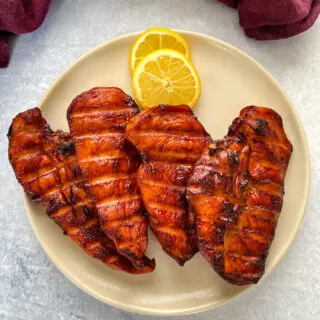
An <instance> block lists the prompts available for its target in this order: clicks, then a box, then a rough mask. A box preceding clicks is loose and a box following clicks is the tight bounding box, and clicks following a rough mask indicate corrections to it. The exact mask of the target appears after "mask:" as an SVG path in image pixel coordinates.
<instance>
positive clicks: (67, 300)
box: [0, 0, 320, 320]
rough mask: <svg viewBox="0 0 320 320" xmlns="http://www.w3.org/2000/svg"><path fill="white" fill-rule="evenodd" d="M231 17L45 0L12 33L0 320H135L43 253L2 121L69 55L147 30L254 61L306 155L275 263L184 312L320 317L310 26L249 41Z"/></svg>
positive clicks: (319, 93) (209, 7)
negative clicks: (230, 49) (24, 27)
mask: <svg viewBox="0 0 320 320" xmlns="http://www.w3.org/2000/svg"><path fill="white" fill-rule="evenodd" d="M237 20H238V19H237V15H236V11H234V10H232V9H230V8H227V7H225V6H223V5H222V4H219V3H216V2H215V1H214V0H207V1H205V0H162V1H151V0H150V1H148V0H135V1H130V0H117V1H111V0H109V1H107V0H94V1H91V0H81V1H80V0H53V3H52V6H51V10H50V12H49V15H48V16H47V19H46V20H45V22H44V24H43V25H42V27H41V28H40V29H39V30H38V31H36V32H34V33H32V34H27V35H23V36H20V37H18V38H16V40H15V41H14V44H13V47H14V48H13V55H12V60H11V63H10V66H9V68H7V69H0V110H1V113H0V119H1V120H0V126H1V135H0V157H1V161H0V179H1V193H0V197H1V199H0V211H1V219H0V227H1V228H0V230H1V232H0V319H5V320H7V319H14V320H17V319H34V320H37V319H55V320H56V319H72V320H73V319H75V320H77V319H88V320H92V319H110V320H112V319H139V318H142V317H140V316H138V315H134V314H130V313H127V312H124V311H120V310H117V309H115V308H113V307H111V306H108V305H105V304H103V303H101V302H99V301H97V300H95V299H94V298H92V297H90V296H89V295H87V294H86V293H84V292H82V291H81V290H80V289H78V288H77V287H76V286H75V285H73V284H72V283H71V282H70V281H69V280H68V279H67V278H65V277H64V276H63V274H62V273H61V272H60V271H59V270H58V269H57V268H56V267H55V265H54V264H53V263H52V262H51V261H50V260H49V259H48V257H47V256H46V254H45V253H44V251H43V249H42V248H41V246H40V244H39V242H38V241H37V239H36V237H35V235H34V233H33V230H32V228H31V226H30V223H29V221H28V218H27V216H26V214H25V212H24V206H23V199H22V195H21V191H20V187H19V186H18V184H17V183H16V181H15V178H14V175H13V172H12V170H11V168H10V166H9V163H8V160H7V139H6V137H5V134H6V132H7V129H8V126H9V123H10V121H11V118H12V117H13V116H14V115H15V114H16V113H17V112H20V111H22V110H24V109H26V108H29V107H33V106H36V105H37V104H38V103H39V101H40V99H41V98H42V96H43V95H44V94H45V92H46V90H47V89H48V87H49V86H50V85H51V83H52V82H53V81H54V79H55V78H56V77H57V76H58V75H59V74H60V73H61V72H62V71H63V70H64V69H65V68H66V67H67V66H68V65H69V64H70V63H71V62H72V61H73V60H75V59H76V58H78V57H79V56H81V55H82V54H84V53H86V52H87V51H88V50H90V49H92V48H94V47H95V46H97V45H98V44H101V43H103V42H105V41H107V40H110V39H112V38H114V37H117V36H120V35H123V34H126V33H130V32H134V31H139V30H143V29H146V28H148V27H151V26H166V27H171V28H177V29H186V30H191V31H197V32H201V33H205V34H208V35H212V36H214V37H217V38H219V39H222V40H224V41H227V42H229V43H231V44H233V45H235V46H237V47H238V48H240V49H242V50H244V51H245V52H247V53H248V54H249V55H251V56H252V57H254V58H255V59H257V60H258V61H259V62H260V63H262V65H264V66H265V67H266V68H267V70H269V71H270V72H271V74H273V76H275V78H276V79H277V80H278V81H279V83H280V84H281V85H282V87H283V88H284V89H285V90H286V91H287V93H288V94H289V96H290V98H291V100H292V102H293V104H294V105H295V107H296V109H297V111H298V113H299V115H300V117H301V119H302V123H303V125H304V127H305V130H306V133H307V137H308V141H309V147H310V153H311V165H312V185H311V193H310V200H309V205H308V208H307V212H306V216H305V218H304V221H303V224H302V226H301V229H300V231H299V232H298V234H297V237H296V240H295V241H294V243H293V244H292V246H291V248H290V249H289V251H288V253H287V254H286V256H285V257H284V259H283V260H282V261H281V262H280V264H279V265H278V266H277V268H276V269H275V270H274V271H273V272H272V273H271V275H270V276H269V277H268V278H267V279H266V280H265V281H264V282H263V283H262V284H261V285H259V286H258V287H256V288H254V289H253V290H252V291H251V292H249V293H247V294H246V295H244V296H242V297H240V298H238V299H236V300H234V301H233V302H231V303H229V304H227V305H225V306H223V307H221V308H219V309H216V310H212V311H208V312H205V313H202V314H199V315H194V316H189V317H185V318H188V319H201V320H206V319H216V320H218V319H246V320H251V319H320V273H319V265H320V249H319V248H320V232H319V228H320V219H319V216H318V214H319V211H320V205H319V203H320V196H319V192H317V191H318V190H317V186H318V185H319V183H320V175H319V172H320V161H319V158H318V157H319V156H320V144H319V136H320V129H319V123H320V112H319V108H320V105H319V101H320V41H319V39H320V37H319V36H320V22H319V21H318V22H317V23H316V24H315V25H314V27H313V28H312V29H310V30H309V31H308V32H306V33H304V34H302V35H299V36H297V37H294V38H291V39H288V40H281V41H274V42H257V41H254V40H251V39H248V38H246V37H245V36H244V34H243V33H242V31H241V29H240V27H239V25H238V21H237ZM297 152H298V150H297ZM143 318H146V317H143Z"/></svg>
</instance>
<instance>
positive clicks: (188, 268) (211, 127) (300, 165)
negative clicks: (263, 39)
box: [26, 31, 310, 315]
mask: <svg viewBox="0 0 320 320" xmlns="http://www.w3.org/2000/svg"><path fill="white" fill-rule="evenodd" d="M181 34H182V35H183V36H184V37H185V38H186V39H187V41H188V43H189V44H190V47H191V50H192V60H193V62H194V64H195V66H196V68H197V70H198V71H199V74H200V77H201V80H202V95H201V98H200V100H199V102H198V104H197V106H196V107H195V109H194V112H195V113H196V115H197V116H198V118H199V119H200V121H201V122H202V123H203V125H204V126H205V128H206V130H207V131H208V132H209V133H210V134H211V135H212V137H213V138H214V139H215V138H220V137H223V136H224V135H225V134H226V131H227V128H228V126H229V125H230V124H231V121H232V120H233V119H234V118H235V117H236V116H238V114H239V111H240V109H241V108H242V107H244V106H247V105H252V104H255V105H262V106H269V107H272V108H273V109H275V110H276V111H278V112H279V113H280V115H281V116H282V118H283V121H284V127H285V130H286V133H287V135H288V137H289V139H290V141H291V142H292V144H293V147H294V152H293V155H292V158H291V161H290V165H289V169H288V173H287V178H286V181H285V190H286V194H285V197H284V206H283V209H282V213H281V215H280V219H279V223H278V227H277V231H276V236H275V239H274V242H273V244H272V246H271V250H270V254H269V257H268V259H267V264H266V272H265V275H264V277H263V279H262V281H260V283H259V285H263V280H264V279H265V278H266V277H267V275H268V274H269V273H270V272H271V270H272V269H273V268H274V267H275V265H276V264H277V263H278V262H279V261H280V260H281V258H282V257H283V255H284V253H285V252H286V251H287V249H288V247H289V246H290V244H291V242H292V240H293V238H294V236H295V234H296V232H297V230H298V228H299V225H300V222H301V220H302V217H303V214H304V211H305V207H306V203H307V198H308V192H309V183H310V164H309V152H308V146H307V142H306V138H305V134H304V130H303V128H302V126H301V122H300V120H299V118H298V115H297V113H296V111H295V109H294V107H293V106H292V105H291V103H290V101H289V99H288V97H287V95H286V94H285V92H284V91H283V90H282V89H281V87H280V86H279V84H278V83H277V82H276V81H275V80H274V79H273V78H272V77H271V76H270V74H269V73H268V72H267V71H266V70H265V69H263V67H262V66H260V65H259V64H258V63H257V62H256V61H254V60H253V59H252V58H250V57H249V56H248V55H246V54H245V53H243V52H242V51H240V50H238V49H236V48H235V47H233V46H231V45H229V44H227V43H224V42H222V41H220V40H217V39H214V38H211V37H208V36H205V35H201V34H196V33H192V32H185V31H181ZM136 36H137V34H130V35H127V36H123V37H121V38H118V39H115V40H113V41H110V42H108V43H106V44H103V45H101V46H99V47H98V48H96V49H94V50H92V51H90V52H89V53H87V54H86V55H84V56H83V57H81V58H80V59H78V60H77V61H76V62H75V63H73V64H72V65H71V66H70V67H69V68H68V69H67V70H66V71H65V72H63V73H62V75H61V76H60V77H59V78H58V79H57V80H56V81H55V82H54V84H53V85H52V87H51V88H50V89H49V91H48V92H47V94H46V95H45V97H44V99H43V100H42V102H41V104H40V106H41V107H42V110H43V114H44V116H45V118H46V119H47V120H48V122H49V123H50V125H51V126H52V128H53V129H58V128H61V129H64V130H67V128H68V126H67V121H66V110H67V108H68V106H69V104H70V102H71V101H72V99H73V98H74V97H75V96H76V95H77V94H79V93H81V92H82V91H85V90H88V89H90V88H92V87H95V86H117V87H120V88H122V89H123V90H124V91H126V92H127V93H128V94H132V88H131V77H130V73H129V64H128V61H129V57H128V55H129V49H130V46H131V44H132V43H133V41H134V39H135V38H136ZM26 208H27V212H28V216H29V218H30V221H31V224H32V226H33V228H34V231H35V233H36V235H37V237H38V239H39V241H40V243H41V245H42V246H43V248H44V249H45V251H46V252H47V254H48V256H49V257H50V258H51V259H52V261H53V262H54V263H55V264H56V266H57V267H58V268H59V269H60V270H61V271H62V272H63V273H64V274H65V275H66V276H67V277H68V278H69V279H70V280H71V281H72V282H74V283H75V284H76V285H77V286H79V287H80V288H81V289H83V290H84V291H86V292H87V293H89V294H90V295H92V296H94V297H96V298H97V299H99V300H101V301H103V302H105V303H108V304H111V305H113V306H116V307H118V308H122V309H125V310H128V311H132V312H136V313H142V314H150V315H182V314H190V313H196V312H200V311H204V310H208V309H210V308H215V307H217V306H219V305H222V304H224V303H226V302H228V301H230V300H232V299H233V298H235V297H237V296H239V295H240V294H242V293H244V292H246V291H247V290H249V288H250V287H251V286H245V287H238V286H234V285H231V284H228V283H227V282H225V281H224V280H223V279H221V278H220V277H219V276H218V275H217V274H216V273H215V272H214V271H213V270H212V269H211V267H210V266H209V264H208V263H207V262H206V261H205V260H204V258H202V257H201V255H200V254H197V255H196V256H195V257H194V258H193V259H192V260H191V261H189V262H187V263H186V265H185V266H184V267H179V266H178V265H177V264H176V263H175V262H174V261H173V259H171V258H169V257H168V256H167V255H166V254H165V253H164V252H163V251H162V249H161V247H160V245H159V244H158V243H157V241H156V240H155V238H154V236H153V235H152V234H151V232H150V233H149V247H148V251H147V254H148V256H149V257H155V258H156V261H157V267H156V270H155V271H154V272H153V273H151V274H147V275H140V276H133V275H129V274H125V273H121V272H117V271H113V270H111V269H109V268H108V267H106V266H105V265H104V264H102V263H100V262H98V261H96V260H94V259H92V258H90V257H89V256H87V255H86V254H85V253H84V252H83V251H82V250H81V249H80V248H79V247H78V246H77V245H76V244H74V243H73V242H72V241H71V240H70V239H69V238H68V237H65V236H63V235H62V232H61V230H60V229H59V228H58V227H57V226H56V225H55V224H54V222H53V221H51V220H50V219H49V218H48V217H47V216H46V215H45V213H44V211H43V209H41V208H40V207H38V206H36V205H34V204H31V203H30V202H29V201H28V200H26Z"/></svg>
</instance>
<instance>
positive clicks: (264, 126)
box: [187, 106, 292, 285]
mask: <svg viewBox="0 0 320 320" xmlns="http://www.w3.org/2000/svg"><path fill="white" fill-rule="evenodd" d="M291 153H292V146H291V143H290V142H289V140H288V138H287V136H286V134H285V131H284V129H283V125H282V119H281V117H280V116H279V115H278V114H277V113H276V112H275V111H273V110H272V109H268V108H263V107H255V106H250V107H246V108H244V109H243V110H242V111H241V112H240V116H239V117H238V118H236V119H235V120H234V121H233V123H232V125H231V127H230V128H229V133H228V135H227V136H226V137H225V138H224V139H222V140H218V141H214V142H213V143H212V144H211V145H210V146H209V147H207V148H206V149H205V151H204V152H203V154H202V156H201V158H200V159H199V161H198V162H197V163H196V165H195V168H194V171H193V174H192V176H191V178H190V181H189V184H188V192H187V197H188V200H189V203H190V207H191V210H192V211H193V212H194V214H195V216H196V221H197V232H198V237H199V251H200V252H201V254H202V255H203V256H204V257H205V258H206V259H207V260H208V262H209V263H210V264H211V265H212V267H213V268H214V269H215V270H216V271H217V272H218V273H219V274H220V275H221V276H222V277H223V278H224V279H226V280H227V281H229V282H231V283H234V284H238V285H245V284H251V283H256V282H258V281H259V279H260V278H261V276H262V275H263V273H264V269H265V261H266V258H267V254H268V250H269V247H270V245H271V242H272V241H273V238H274V234H275V229H276V225H277V221H278V217H279V213H280V211H281V208H282V200H283V195H284V178H285V175H286V171H287V166H288V163H289V160H290V156H291Z"/></svg>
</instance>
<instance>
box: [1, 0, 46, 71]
mask: <svg viewBox="0 0 320 320" xmlns="http://www.w3.org/2000/svg"><path fill="white" fill-rule="evenodd" d="M50 3H51V0H0V68H5V67H6V66H7V65H8V63H9V48H8V39H9V36H10V32H11V33H27V32H31V31H34V30H36V29H37V28H38V27H39V26H40V25H41V23H42V22H43V20H44V18H45V17H46V15H47V12H48V10H49V6H50Z"/></svg>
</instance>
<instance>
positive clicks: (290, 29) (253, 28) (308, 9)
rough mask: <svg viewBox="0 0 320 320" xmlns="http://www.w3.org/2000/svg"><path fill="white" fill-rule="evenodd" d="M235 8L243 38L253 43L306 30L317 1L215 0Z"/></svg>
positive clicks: (318, 9) (318, 8)
mask: <svg viewBox="0 0 320 320" xmlns="http://www.w3.org/2000/svg"><path fill="white" fill-rule="evenodd" d="M218 1H220V2H223V3H224V4H226V5H228V6H230V7H234V8H238V13H239V23H240V25H241V27H242V28H243V29H244V32H245V33H246V35H247V36H248V37H250V38H254V39H257V40H276V39H282V38H289V37H292V36H295V35H297V34H299V33H301V32H304V31H306V30H308V29H309V28H310V27H311V26H312V25H313V24H314V23H315V21H316V20H317V17H318V15H319V13H320V0H218Z"/></svg>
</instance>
